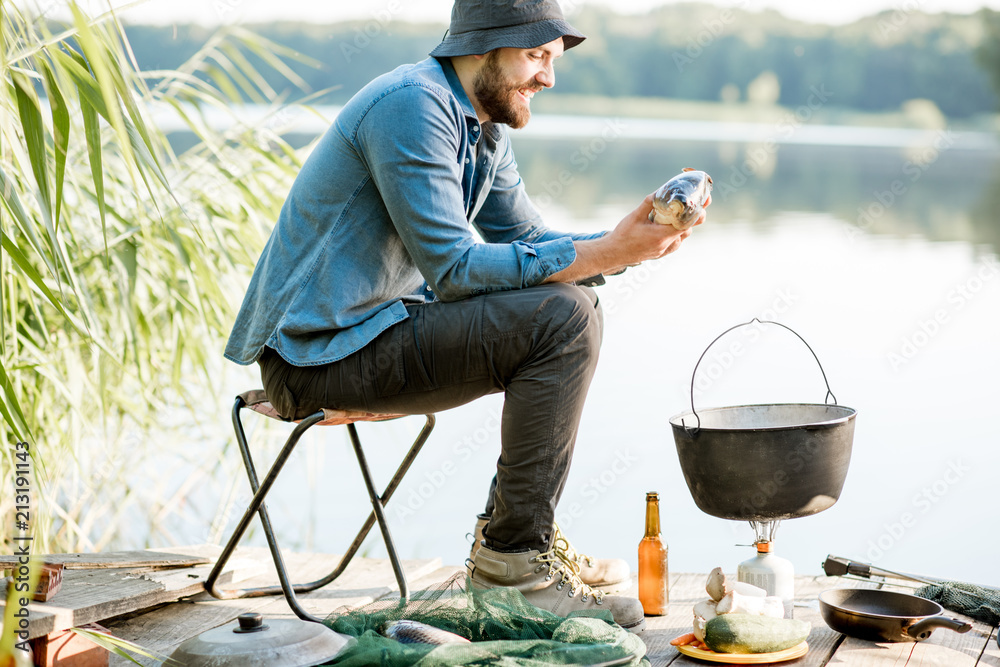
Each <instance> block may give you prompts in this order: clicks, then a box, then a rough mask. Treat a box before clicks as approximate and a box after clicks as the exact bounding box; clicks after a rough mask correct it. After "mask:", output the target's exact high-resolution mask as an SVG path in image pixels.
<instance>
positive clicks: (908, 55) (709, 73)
mask: <svg viewBox="0 0 1000 667" xmlns="http://www.w3.org/2000/svg"><path fill="white" fill-rule="evenodd" d="M907 7H908V5H906V4H905V3H904V4H903V5H901V8H900V9H894V10H889V11H885V12H882V13H879V14H874V15H872V16H868V17H866V18H863V19H861V20H858V21H856V22H854V23H851V24H848V25H842V26H827V25H817V24H807V23H802V22H800V21H795V20H792V19H789V18H787V17H785V16H783V15H781V14H779V13H777V12H775V11H773V10H768V11H762V12H748V11H745V10H742V9H738V8H721V7H717V6H714V5H709V4H679V5H669V6H664V7H661V8H658V9H656V10H654V11H652V12H650V13H648V14H646V15H643V16H636V15H621V14H616V13H614V12H613V11H611V10H608V9H604V8H598V7H592V6H587V7H584V8H583V9H581V10H580V11H578V12H576V13H574V14H571V15H570V18H571V20H572V21H573V23H574V25H576V26H577V27H578V28H580V29H581V30H582V31H583V32H584V33H585V34H587V35H588V38H589V39H588V41H586V42H584V44H583V45H581V47H579V48H577V49H574V50H572V51H570V52H568V53H567V54H566V56H565V57H564V58H563V59H562V60H561V61H560V62H559V65H558V68H557V70H556V74H557V85H556V88H555V89H554V90H553V92H552V93H550V94H559V93H563V94H566V93H569V94H583V95H602V96H609V97H653V98H656V97H662V98H674V99H683V100H700V101H728V102H735V101H740V100H742V101H763V102H777V103H779V104H782V105H785V106H789V107H795V106H798V105H800V104H803V103H804V102H805V101H806V100H807V99H808V98H809V96H810V94H812V93H813V92H814V91H815V90H816V89H821V90H824V91H829V92H830V97H831V101H830V103H831V104H832V105H834V106H836V107H843V108H850V109H856V110H860V111H866V112H882V111H897V110H899V108H900V106H901V105H902V104H903V103H905V102H906V101H907V100H911V99H928V100H931V101H933V102H934V103H935V104H936V105H937V107H938V108H939V109H940V110H941V111H942V112H943V113H944V114H945V115H947V116H949V117H951V118H968V117H971V116H975V115H977V114H982V113H991V112H995V111H997V108H998V96H997V93H996V92H995V90H994V86H993V85H991V82H992V83H993V84H995V86H996V89H997V90H1000V18H998V17H1000V12H994V11H992V10H989V9H982V10H980V11H978V12H977V13H975V14H947V13H941V14H926V13H923V12H921V11H917V10H916V9H908V8H907ZM914 7H915V5H914ZM383 14H385V15H378V14H373V16H372V17H371V18H370V19H369V20H363V21H354V22H348V23H338V24H332V25H313V24H305V23H273V24H266V25H248V26H246V28H248V29H250V30H252V31H254V32H256V33H258V34H260V35H262V36H264V37H266V38H269V39H271V40H274V41H275V42H277V43H280V44H284V45H288V46H291V47H293V48H295V49H296V50H298V51H299V52H300V53H301V54H303V55H304V56H309V57H311V58H313V59H315V60H316V61H318V62H319V63H321V65H320V66H318V67H316V66H308V65H305V64H301V65H295V66H294V67H293V68H294V69H295V71H296V73H297V74H298V75H299V76H301V77H302V79H303V80H304V81H305V82H306V83H307V84H308V86H309V88H310V89H311V90H312V91H317V90H324V89H328V88H330V87H336V88H335V90H332V91H331V92H329V93H328V94H326V95H324V97H323V99H322V101H323V102H328V103H342V102H344V101H346V100H347V99H348V98H349V97H350V96H351V95H352V94H353V93H354V92H356V91H357V90H358V89H359V88H360V87H361V86H363V85H364V84H365V83H367V82H368V81H369V80H371V79H372V78H374V77H375V76H377V75H379V74H381V73H383V72H387V71H389V70H391V69H393V68H394V67H396V66H398V65H399V64H402V63H407V62H415V61H417V60H420V59H422V58H424V57H426V54H427V52H428V51H430V49H432V48H433V47H434V45H435V44H437V43H438V42H439V41H440V39H441V37H442V35H443V33H444V29H445V27H446V26H445V24H443V23H442V24H409V23H403V22H399V21H395V20H392V17H391V16H390V15H388V14H387V13H383ZM214 30H215V29H214V28H204V27H201V26H197V25H181V24H178V25H175V26H165V27H164V26H145V25H130V26H127V27H126V31H127V34H128V35H129V39H130V41H131V43H132V46H133V48H134V50H135V53H136V57H137V59H138V62H139V65H140V67H141V68H142V69H159V68H165V69H169V68H173V67H176V66H178V65H179V64H180V63H181V62H183V61H184V60H185V59H186V58H188V57H189V56H190V55H191V54H192V53H194V52H195V51H197V50H198V49H199V48H200V47H202V46H203V45H204V44H205V43H206V41H207V40H208V39H209V37H210V35H211V34H212V32H213V31H214ZM248 57H249V59H250V61H251V62H253V63H255V64H257V62H258V61H256V60H255V59H256V56H254V55H253V54H249V56H248ZM260 69H261V71H263V72H265V76H270V77H272V79H273V81H270V82H269V83H273V84H274V85H276V86H277V85H285V86H287V85H288V79H287V78H284V77H282V76H281V75H280V74H279V73H277V72H273V71H272V72H270V74H267V72H268V71H269V70H268V68H266V67H261V68H260Z"/></svg>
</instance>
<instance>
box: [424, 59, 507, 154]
mask: <svg viewBox="0 0 1000 667" xmlns="http://www.w3.org/2000/svg"><path fill="white" fill-rule="evenodd" d="M434 60H436V61H437V62H438V64H439V65H440V66H441V71H442V72H443V73H444V78H445V80H446V81H447V82H448V85H449V86H450V87H451V92H452V94H453V95H454V96H455V98H456V99H457V100H458V104H459V105H460V106H461V107H462V112H463V113H464V114H465V117H466V125H467V126H468V127H469V128H470V129H471V128H479V130H481V131H475V132H472V134H473V137H472V143H477V142H478V141H479V137H480V136H482V134H484V133H489V135H490V136H491V137H492V138H493V140H494V141H499V140H500V136H501V135H502V132H501V130H500V128H499V127H498V126H497V124H496V123H491V122H486V123H480V122H479V116H477V115H476V110H475V109H474V108H472V102H470V101H469V96H468V95H466V94H465V88H463V87H462V82H461V81H460V80H459V78H458V73H457V72H456V71H455V67H454V66H453V65H452V64H451V58H445V57H442V58H438V57H436V56H435V57H434Z"/></svg>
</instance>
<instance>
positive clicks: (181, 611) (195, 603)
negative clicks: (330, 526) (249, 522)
mask: <svg viewBox="0 0 1000 667" xmlns="http://www.w3.org/2000/svg"><path fill="white" fill-rule="evenodd" d="M283 555H285V556H286V557H285V565H286V567H287V568H288V569H289V571H290V572H291V573H292V579H293V580H294V581H309V580H314V579H318V578H320V577H322V576H323V575H325V574H327V573H329V572H330V571H332V570H333V568H334V567H336V565H337V563H338V562H339V560H340V556H337V555H328V554H296V553H288V554H283ZM235 556H236V557H239V558H247V559H254V560H258V561H261V560H262V559H267V560H268V561H270V554H269V553H268V552H267V550H266V549H263V548H254V547H250V548H243V549H238V550H237V552H236V555H235ZM268 565H269V566H270V568H269V569H268V572H267V574H265V575H261V576H258V577H254V578H253V579H250V580H249V581H247V582H245V583H241V586H264V585H270V584H274V583H276V582H277V575H276V574H275V573H274V569H273V568H274V566H273V564H271V563H270V562H268ZM402 565H403V572H404V574H405V575H406V577H407V582H408V583H409V584H410V586H411V588H413V587H414V585H420V582H422V581H425V579H424V577H426V576H427V575H429V574H431V573H437V572H438V570H439V569H440V565H441V560H440V559H439V558H435V559H426V560H410V561H403V562H402ZM395 587H396V580H395V576H394V575H393V572H392V566H391V565H390V563H389V561H388V560H384V559H370V558H355V559H354V560H353V561H352V562H351V564H350V565H349V566H348V567H347V569H346V570H345V571H344V573H343V574H341V575H340V576H339V577H337V579H335V580H334V581H333V582H332V583H330V584H329V585H327V586H325V587H324V588H321V589H319V590H316V591H313V592H311V593H306V594H303V595H300V596H299V601H300V602H301V603H302V606H303V607H305V608H306V610H307V611H308V612H309V613H311V614H313V615H315V616H318V617H320V618H326V617H327V616H329V615H330V614H331V613H332V612H333V611H335V610H336V609H340V608H343V607H357V606H360V605H363V604H367V603H369V602H372V601H373V600H375V599H378V598H380V597H383V596H386V595H390V594H392V592H393V591H394V590H395ZM414 590H416V588H414ZM247 611H256V612H259V613H261V614H263V615H264V616H265V618H295V616H294V614H293V613H292V610H291V609H290V608H289V607H288V604H287V603H286V602H285V599H284V598H283V597H280V596H275V597H263V598H246V599H240V600H216V599H215V598H213V597H211V596H210V595H208V594H207V593H202V594H199V595H197V596H193V597H192V598H190V599H189V600H185V601H180V602H175V603H173V604H169V605H166V606H163V607H160V608H159V609H155V610H152V611H149V612H147V613H145V614H141V615H136V616H133V617H131V618H124V619H120V620H117V621H110V622H107V623H105V624H104V625H105V626H106V627H107V628H108V629H109V630H111V631H112V632H113V633H114V634H115V636H117V637H121V638H122V639H126V640H128V641H132V642H135V643H136V644H138V645H140V646H142V647H144V648H146V649H150V651H151V652H154V653H156V654H160V655H162V656H164V657H165V656H168V655H169V654H170V653H172V652H173V651H174V649H175V648H176V647H177V646H178V645H179V644H181V643H182V642H183V641H185V640H187V639H190V638H191V637H194V636H197V635H199V634H201V633H202V632H205V631H206V630H210V629H212V628H214V627H218V626H219V625H224V624H226V623H229V622H231V621H233V620H234V619H235V618H236V617H237V616H238V615H240V614H242V613H244V612H247ZM134 657H135V659H136V660H138V661H139V663H140V664H143V665H149V666H153V665H160V664H161V660H156V659H150V658H143V657H140V656H138V655H136V656H134ZM132 664H134V663H132V662H130V661H128V660H126V659H125V658H120V657H117V656H111V661H110V665H119V666H121V667H124V666H125V665H132Z"/></svg>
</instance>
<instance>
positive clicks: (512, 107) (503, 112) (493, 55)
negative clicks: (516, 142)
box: [473, 37, 563, 129]
mask: <svg viewBox="0 0 1000 667" xmlns="http://www.w3.org/2000/svg"><path fill="white" fill-rule="evenodd" d="M562 52H563V43H562V38H561V37H560V38H558V39H555V40H553V41H551V42H549V43H548V44H542V45H541V46H538V47H535V48H533V49H507V48H504V49H496V50H494V51H490V52H489V53H487V54H486V55H485V56H484V57H483V64H482V67H480V69H479V71H478V72H477V73H476V76H475V79H474V80H473V91H474V92H475V95H476V99H477V101H478V102H479V106H480V107H482V109H483V111H485V112H486V114H487V115H488V116H489V117H490V120H491V121H492V122H494V123H505V124H507V125H509V126H510V127H512V128H515V129H517V128H519V127H524V126H525V125H527V123H528V120H529V119H530V118H531V108H530V104H531V98H532V96H533V95H534V94H535V93H536V92H538V91H539V90H541V89H542V88H551V87H552V86H553V85H554V84H555V82H556V77H555V72H554V71H553V62H554V61H555V59H556V58H558V57H560V56H562Z"/></svg>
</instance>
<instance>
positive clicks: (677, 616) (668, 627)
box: [627, 574, 708, 667]
mask: <svg viewBox="0 0 1000 667" xmlns="http://www.w3.org/2000/svg"><path fill="white" fill-rule="evenodd" d="M706 578H707V577H706V575H705V574H672V575H670V605H669V607H668V608H667V614H666V615H665V616H647V617H646V631H645V632H643V633H642V635H640V636H641V637H642V640H643V642H645V644H646V657H647V658H649V662H650V664H651V665H652V666H653V667H662V666H663V665H669V664H683V663H681V662H678V661H680V660H687V658H685V657H684V656H682V655H681V654H680V652H679V651H678V650H677V647H676V646H671V645H670V640H671V639H673V638H674V637H677V636H679V635H683V634H685V633H687V632H691V620H692V618H693V616H692V613H691V608H692V607H694V605H696V604H698V603H699V602H701V601H702V600H707V599H708V593H706V592H705V579H706ZM627 594H631V595H633V596H634V595H635V594H636V591H635V590H634V589H633V590H632V591H629V592H628V593H627ZM694 664H697V663H694ZM702 664H703V663H702Z"/></svg>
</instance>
